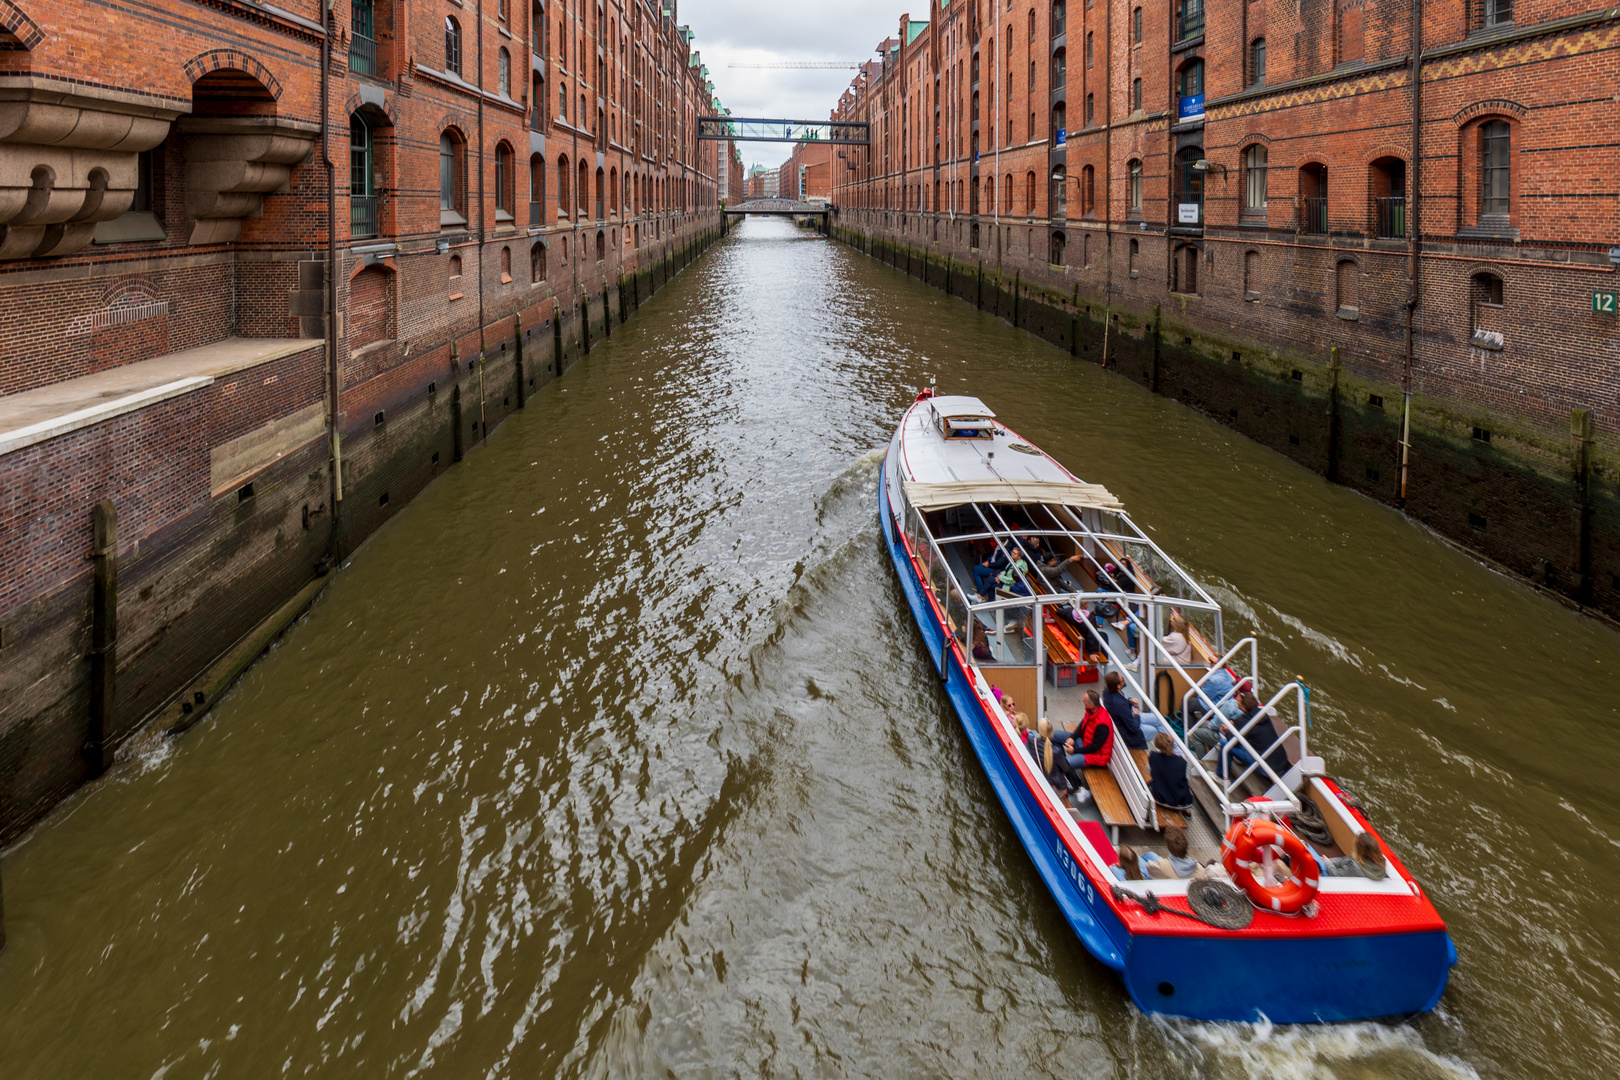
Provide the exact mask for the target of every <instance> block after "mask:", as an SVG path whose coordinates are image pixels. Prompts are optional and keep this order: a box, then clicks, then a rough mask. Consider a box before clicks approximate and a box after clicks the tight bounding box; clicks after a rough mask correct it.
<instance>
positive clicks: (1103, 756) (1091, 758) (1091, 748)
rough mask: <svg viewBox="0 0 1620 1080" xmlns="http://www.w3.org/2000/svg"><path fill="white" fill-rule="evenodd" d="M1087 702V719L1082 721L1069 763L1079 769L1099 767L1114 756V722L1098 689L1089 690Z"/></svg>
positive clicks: (1086, 697)
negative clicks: (1099, 695)
mask: <svg viewBox="0 0 1620 1080" xmlns="http://www.w3.org/2000/svg"><path fill="white" fill-rule="evenodd" d="M1085 702H1086V715H1085V719H1084V720H1082V721H1081V722H1080V731H1079V738H1077V739H1076V740H1075V748H1074V753H1073V754H1071V755H1070V756H1069V764H1071V765H1073V766H1074V767H1075V768H1077V769H1081V768H1084V769H1098V768H1102V767H1104V766H1106V765H1107V764H1108V761H1109V759H1110V758H1112V757H1113V756H1114V723H1113V721H1112V720H1111V719H1110V718H1109V716H1108V710H1107V709H1105V708H1103V705H1102V699H1101V698H1099V697H1098V696H1097V691H1095V690H1087V691H1086V696H1085ZM1077 758H1078V759H1079V760H1076V759H1077Z"/></svg>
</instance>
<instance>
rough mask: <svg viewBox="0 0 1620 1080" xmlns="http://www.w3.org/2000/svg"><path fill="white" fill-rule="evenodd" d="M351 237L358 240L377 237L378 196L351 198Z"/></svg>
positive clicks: (351, 196) (352, 196)
mask: <svg viewBox="0 0 1620 1080" xmlns="http://www.w3.org/2000/svg"><path fill="white" fill-rule="evenodd" d="M349 235H350V236H352V237H355V238H357V239H359V238H362V237H367V236H376V235H377V196H375V195H350V196H349Z"/></svg>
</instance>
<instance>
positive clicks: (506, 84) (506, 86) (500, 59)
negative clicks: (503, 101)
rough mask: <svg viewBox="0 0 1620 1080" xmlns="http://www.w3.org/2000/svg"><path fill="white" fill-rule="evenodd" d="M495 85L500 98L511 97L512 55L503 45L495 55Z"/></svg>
mask: <svg viewBox="0 0 1620 1080" xmlns="http://www.w3.org/2000/svg"><path fill="white" fill-rule="evenodd" d="M495 85H496V87H497V88H498V89H499V90H500V93H501V96H502V97H508V98H509V97H511V96H512V54H511V53H509V52H507V51H506V46H504V45H502V46H501V47H500V49H498V50H497V51H496V53H495Z"/></svg>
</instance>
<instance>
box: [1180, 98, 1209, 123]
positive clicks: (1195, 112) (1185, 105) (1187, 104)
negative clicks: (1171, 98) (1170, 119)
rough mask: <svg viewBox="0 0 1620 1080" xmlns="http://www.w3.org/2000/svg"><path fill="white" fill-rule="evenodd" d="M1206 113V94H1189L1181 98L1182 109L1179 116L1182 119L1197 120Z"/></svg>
mask: <svg viewBox="0 0 1620 1080" xmlns="http://www.w3.org/2000/svg"><path fill="white" fill-rule="evenodd" d="M1203 115H1204V95H1203V94H1189V95H1188V96H1187V97H1184V98H1182V99H1181V109H1180V112H1179V113H1178V116H1179V118H1180V119H1182V120H1196V119H1197V118H1198V117H1200V116H1203Z"/></svg>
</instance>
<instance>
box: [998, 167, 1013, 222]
mask: <svg viewBox="0 0 1620 1080" xmlns="http://www.w3.org/2000/svg"><path fill="white" fill-rule="evenodd" d="M1001 212H1002V213H1003V214H1010V213H1012V212H1013V193H1012V173H1008V174H1007V175H1006V176H1005V177H1004V178H1003V179H1002V181H1001Z"/></svg>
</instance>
